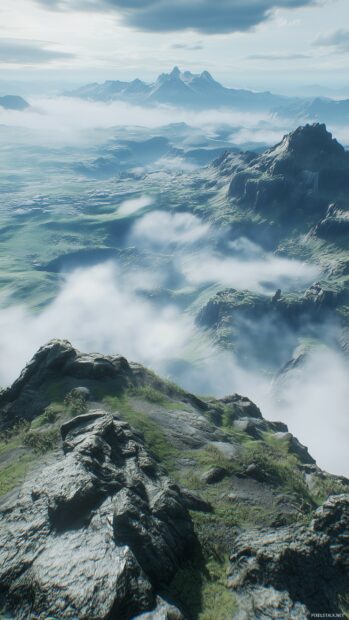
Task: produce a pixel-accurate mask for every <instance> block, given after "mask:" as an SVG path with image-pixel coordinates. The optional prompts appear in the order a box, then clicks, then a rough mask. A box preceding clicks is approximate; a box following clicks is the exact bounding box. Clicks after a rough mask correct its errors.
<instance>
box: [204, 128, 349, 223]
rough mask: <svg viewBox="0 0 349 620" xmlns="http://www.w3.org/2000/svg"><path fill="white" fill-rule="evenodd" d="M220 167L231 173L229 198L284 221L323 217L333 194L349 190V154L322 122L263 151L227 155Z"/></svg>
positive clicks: (341, 194) (299, 129) (336, 196)
mask: <svg viewBox="0 0 349 620" xmlns="http://www.w3.org/2000/svg"><path fill="white" fill-rule="evenodd" d="M216 165H217V166H218V167H219V168H220V169H221V171H222V173H223V174H224V175H227V174H229V176H230V177H231V179H230V187H229V195H230V197H231V198H233V199H234V200H235V201H236V202H237V203H238V204H241V205H244V206H245V208H252V209H254V210H256V211H257V212H264V213H265V214H267V213H268V214H269V215H270V214H271V212H272V211H274V212H275V211H277V212H278V218H279V219H280V220H281V221H282V222H283V223H285V222H290V221H297V219H298V218H299V217H300V213H303V215H307V212H310V214H311V213H314V212H315V213H317V214H318V215H322V214H323V215H325V212H326V209H327V207H328V205H329V201H330V200H331V198H333V200H334V201H336V200H338V199H340V198H342V197H343V193H344V194H345V193H346V192H347V191H348V189H349V181H348V179H349V154H348V152H347V151H346V150H345V149H344V148H343V146H342V145H340V144H339V143H338V142H337V140H335V139H334V138H333V137H332V134H331V133H330V132H328V131H327V129H326V126H325V125H323V124H320V123H315V124H313V125H305V126H303V127H298V128H297V129H296V130H295V131H293V132H291V133H290V134H288V135H286V136H284V138H283V140H282V141H281V142H280V143H279V144H277V145H276V146H275V147H273V148H271V149H269V150H267V151H266V152H264V153H262V154H254V153H249V152H247V153H242V154H238V155H234V154H230V153H227V154H226V156H225V157H223V158H222V159H221V160H219V161H218V162H217V164H216Z"/></svg>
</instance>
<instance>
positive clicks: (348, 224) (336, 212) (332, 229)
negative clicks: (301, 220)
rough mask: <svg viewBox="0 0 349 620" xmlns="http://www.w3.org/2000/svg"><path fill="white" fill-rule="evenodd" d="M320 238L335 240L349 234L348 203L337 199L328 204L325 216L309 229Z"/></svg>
mask: <svg viewBox="0 0 349 620" xmlns="http://www.w3.org/2000/svg"><path fill="white" fill-rule="evenodd" d="M311 235H314V236H316V237H319V238H320V239H328V240H329V241H336V240H337V239H341V238H343V237H344V236H347V235H349V204H348V202H343V201H338V202H337V204H336V203H332V204H330V205H329V207H328V209H327V212H326V215H325V217H324V218H323V219H322V220H321V221H320V222H319V223H318V224H316V226H314V228H313V229H312V231H311Z"/></svg>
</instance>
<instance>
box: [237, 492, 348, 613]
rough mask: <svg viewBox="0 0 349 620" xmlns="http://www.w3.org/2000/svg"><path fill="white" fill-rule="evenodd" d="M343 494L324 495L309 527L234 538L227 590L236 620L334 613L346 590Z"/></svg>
mask: <svg viewBox="0 0 349 620" xmlns="http://www.w3.org/2000/svg"><path fill="white" fill-rule="evenodd" d="M348 532H349V495H338V496H333V497H330V498H329V499H328V500H327V501H326V503H325V504H324V505H323V506H322V507H321V508H319V509H318V510H317V511H316V513H315V516H314V519H313V521H312V523H311V525H310V526H309V527H307V526H301V525H293V526H289V527H282V528H278V529H275V530H259V531H257V530H255V531H252V532H246V533H243V534H241V535H240V536H238V538H237V539H236V541H235V545H234V553H233V555H232V556H231V574H230V578H229V584H230V587H231V588H233V589H234V590H235V591H236V593H237V595H238V597H239V600H240V607H241V612H240V615H239V616H238V618H239V619H241V620H249V619H251V620H252V619H256V620H262V618H263V619H264V618H266V617H267V618H279V619H285V620H286V619H288V618H296V619H297V620H304V619H305V618H310V614H314V613H328V614H330V613H340V606H339V605H340V599H339V597H340V595H341V594H342V595H343V594H345V593H347V592H348V590H349V533H348Z"/></svg>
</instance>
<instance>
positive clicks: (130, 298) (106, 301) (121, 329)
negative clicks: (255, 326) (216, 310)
mask: <svg viewBox="0 0 349 620" xmlns="http://www.w3.org/2000/svg"><path fill="white" fill-rule="evenodd" d="M157 285H159V281H158V279H157V275H156V274H148V275H147V274H145V273H138V274H137V273H136V272H135V273H131V274H130V273H127V274H123V272H122V271H121V270H120V268H119V267H118V266H117V265H115V264H113V263H107V264H103V265H99V266H96V267H93V268H89V269H85V270H78V271H76V272H74V273H72V274H70V275H69V276H67V277H66V279H65V282H64V284H63V286H62V289H61V291H60V293H59V294H58V295H57V297H56V299H55V300H54V301H52V302H51V303H50V304H49V305H48V306H47V307H46V308H44V309H43V310H41V311H40V312H39V313H38V314H33V313H31V312H30V311H29V310H28V309H27V308H26V307H25V306H11V307H9V308H6V307H3V308H2V309H0V349H1V357H0V384H2V385H3V386H6V385H8V384H9V383H10V382H12V381H13V380H14V379H15V378H16V377H17V376H18V374H19V372H20V370H21V369H22V368H23V366H24V364H25V363H26V362H27V361H28V360H29V359H30V358H31V356H32V355H33V354H34V353H35V352H36V350H37V349H38V348H39V347H40V346H41V345H42V344H44V343H45V342H47V341H48V340H50V339H51V338H66V339H68V340H70V341H71V342H72V343H73V345H74V346H76V347H77V348H79V349H80V350H82V351H86V352H89V351H97V352H100V353H105V354H108V353H110V354H117V353H119V354H122V355H124V356H126V357H127V358H128V359H129V360H134V361H138V362H142V363H144V364H145V365H147V366H148V367H152V368H154V369H155V370H156V371H157V372H159V373H160V374H162V375H163V376H168V375H170V376H171V378H172V379H174V380H176V381H178V382H179V383H181V384H182V385H183V386H184V387H186V388H187V389H189V390H191V391H193V392H197V393H206V394H211V395H216V396H219V397H221V396H223V395H225V394H230V393H234V392H238V393H241V394H244V395H246V396H248V397H250V398H251V399H253V400H254V401H255V402H256V403H257V404H258V405H259V406H260V407H261V408H262V411H263V414H264V415H265V417H267V418H269V419H279V420H282V421H284V422H286V423H287V424H289V427H290V430H291V431H292V432H293V433H294V434H295V435H296V436H298V438H299V439H300V441H302V442H303V443H306V444H307V445H308V447H309V449H310V451H311V453H312V454H313V456H315V457H316V458H317V460H318V463H319V465H320V466H322V467H326V468H327V469H328V470H330V471H332V472H334V473H339V474H349V471H348V464H347V437H348V431H349V428H348V424H349V422H348V418H347V415H346V409H347V403H348V398H349V392H348V390H349V386H348V382H347V377H348V363H347V361H346V360H344V358H342V356H341V355H340V354H339V353H336V352H333V351H330V350H327V349H324V350H322V351H321V352H320V354H318V353H317V352H314V354H313V356H311V357H310V358H309V360H308V361H307V363H306V364H305V365H304V366H303V367H302V368H301V373H300V374H299V375H297V376H292V374H291V375H290V377H289V379H288V381H286V382H284V384H283V385H282V386H281V388H280V391H279V392H278V393H277V399H276V400H275V398H274V396H273V394H274V392H275V389H274V390H272V389H271V382H270V379H269V378H268V377H266V376H265V374H264V373H262V372H259V371H258V370H257V369H256V368H251V367H250V368H246V367H245V366H243V365H242V364H241V363H240V362H239V360H238V359H237V358H236V357H235V356H234V354H232V353H228V352H221V351H219V350H217V349H215V348H214V347H213V345H212V344H211V343H210V342H209V341H208V340H207V339H206V336H205V334H203V333H202V332H201V333H200V334H199V332H198V328H197V327H196V326H195V323H194V319H193V317H191V316H189V315H187V314H186V313H183V311H181V310H180V309H179V308H178V307H176V306H175V305H172V304H170V303H168V304H165V305H164V304H162V305H158V304H156V302H153V301H152V298H151V296H150V297H149V298H147V297H146V296H145V295H144V293H143V294H142V293H140V292H139V291H140V289H142V290H143V291H144V289H145V288H147V287H149V288H151V287H153V286H157ZM271 327H272V326H271ZM287 336H288V334H287V333H285V334H284V337H283V338H282V339H281V340H280V350H282V349H283V348H284V343H285V341H286V340H287ZM193 343H196V344H195V345H194V346H193ZM251 346H252V343H251ZM193 351H196V353H195V355H194V356H193ZM180 360H183V364H182V365H181V364H178V362H179V361H180ZM285 361H287V360H285Z"/></svg>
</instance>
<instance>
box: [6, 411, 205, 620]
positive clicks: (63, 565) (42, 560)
mask: <svg viewBox="0 0 349 620" xmlns="http://www.w3.org/2000/svg"><path fill="white" fill-rule="evenodd" d="M62 439H63V454H62V456H61V457H60V458H59V459H58V461H57V462H55V463H54V464H52V465H50V466H48V467H46V468H45V469H44V470H43V471H41V472H40V476H36V475H35V474H34V475H33V477H32V478H31V479H29V480H28V481H27V482H26V483H25V485H24V486H23V488H22V490H21V491H20V492H19V493H18V495H17V497H14V498H13V499H12V500H11V501H10V502H9V503H8V504H6V505H5V506H4V507H3V508H2V510H1V512H0V540H1V563H0V566H1V567H0V590H1V593H2V603H3V605H4V607H5V610H6V611H7V612H8V613H9V617H13V618H16V620H28V619H29V618H36V619H37V620H44V619H45V620H46V618H48V617H56V618H65V619H68V618H74V619H81V620H82V619H84V620H86V619H89V620H93V619H95V620H103V619H104V618H105V619H107V618H108V620H111V619H113V618H115V620H116V619H121V618H122V619H124V620H127V619H128V618H132V617H134V616H136V615H137V614H140V613H143V612H144V613H145V612H149V611H151V610H153V612H152V613H153V615H149V616H148V615H145V616H144V618H148V617H149V618H150V617H151V618H159V620H160V619H161V620H162V619H164V620H165V619H166V618H178V619H179V618H182V615H181V614H180V612H179V611H178V610H174V608H173V607H172V611H171V605H168V604H167V602H166V601H163V600H161V599H159V598H158V596H159V592H160V590H161V588H162V587H163V586H164V584H166V583H168V581H169V580H170V579H171V578H172V576H173V575H174V573H175V572H176V570H177V569H178V567H179V566H180V563H181V562H182V560H183V559H184V558H185V557H186V556H187V555H188V554H189V553H190V550H191V548H192V546H193V544H194V543H195V537H194V532H193V526H192V522H191V519H190V517H189V514H188V512H187V509H186V507H185V501H184V500H183V498H182V496H181V494H180V491H179V489H178V487H176V486H175V485H174V484H172V483H171V482H170V481H169V479H168V478H167V477H166V476H165V475H164V474H163V473H162V471H161V470H160V469H159V467H158V465H157V464H156V462H155V461H154V459H153V458H152V457H151V456H150V455H149V453H148V452H147V451H146V449H145V447H144V444H143V441H142V439H141V438H140V437H139V436H138V435H137V434H136V433H135V432H133V431H132V430H131V429H130V427H129V426H128V425H127V424H126V423H125V422H122V421H121V420H120V419H118V418H117V417H116V416H112V415H106V414H101V413H98V412H97V411H96V412H93V413H89V414H88V415H85V416H80V417H77V418H75V419H73V420H71V421H69V422H68V423H67V424H65V425H64V426H63V427H62ZM154 610H155V611H154ZM176 614H177V615H176Z"/></svg>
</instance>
